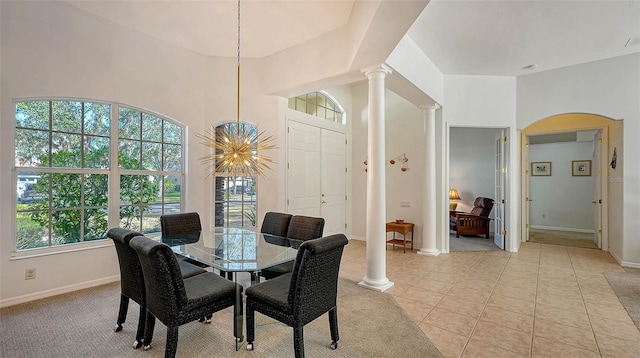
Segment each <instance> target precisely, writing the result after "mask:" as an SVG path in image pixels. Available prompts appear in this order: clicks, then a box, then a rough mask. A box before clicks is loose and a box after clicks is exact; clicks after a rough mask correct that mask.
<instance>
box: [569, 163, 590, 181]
mask: <svg viewBox="0 0 640 358" xmlns="http://www.w3.org/2000/svg"><path fill="white" fill-rule="evenodd" d="M571 175H573V176H574V177H590V176H591V161H590V160H572V161H571Z"/></svg>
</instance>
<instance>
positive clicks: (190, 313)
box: [129, 236, 242, 358]
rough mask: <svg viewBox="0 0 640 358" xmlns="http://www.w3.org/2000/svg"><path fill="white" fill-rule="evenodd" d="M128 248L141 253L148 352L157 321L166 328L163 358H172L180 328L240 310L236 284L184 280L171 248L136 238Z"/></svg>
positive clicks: (209, 277)
mask: <svg viewBox="0 0 640 358" xmlns="http://www.w3.org/2000/svg"><path fill="white" fill-rule="evenodd" d="M129 245H130V246H131V247H132V248H133V249H134V250H136V252H137V253H138V258H139V259H140V263H141V265H142V272H143V275H144V280H145V293H146V298H147V312H148V313H150V314H148V315H147V323H146V329H145V341H144V349H145V350H148V349H149V348H151V339H152V338H153V330H154V327H155V318H157V319H159V320H160V322H162V323H163V324H164V325H166V326H167V345H166V349H165V354H164V356H165V358H169V357H175V355H176V350H177V348H178V327H179V326H181V325H183V324H185V323H188V322H192V321H195V320H198V319H199V318H201V317H203V316H205V315H211V314H213V313H214V312H217V311H220V310H222V309H225V308H227V307H231V306H234V310H235V309H237V306H235V304H236V285H237V284H236V283H234V282H231V281H229V280H227V279H225V278H222V277H220V276H218V275H216V274H214V273H212V272H205V273H203V274H200V275H196V276H192V277H188V278H185V279H183V278H182V276H181V275H180V267H179V265H178V260H177V259H176V257H175V255H174V254H173V251H172V250H171V248H170V247H169V246H167V245H165V244H163V243H160V242H157V241H154V240H151V239H148V238H146V237H144V236H136V237H134V238H133V239H131V241H130V243H129ZM240 297H242V296H240ZM240 299H242V298H240ZM241 306H242V303H241V302H240V307H241ZM240 309H241V308H240ZM235 313H237V312H234V317H235V316H236V315H235ZM154 317H155V318H154Z"/></svg>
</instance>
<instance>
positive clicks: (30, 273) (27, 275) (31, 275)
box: [24, 267, 36, 280]
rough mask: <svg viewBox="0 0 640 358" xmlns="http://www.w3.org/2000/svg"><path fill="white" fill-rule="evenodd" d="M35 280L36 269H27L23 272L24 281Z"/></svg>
mask: <svg viewBox="0 0 640 358" xmlns="http://www.w3.org/2000/svg"><path fill="white" fill-rule="evenodd" d="M35 278H36V268H35V267H32V268H28V269H26V270H24V279H25V280H33V279H35Z"/></svg>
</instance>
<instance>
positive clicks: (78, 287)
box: [0, 275, 120, 308]
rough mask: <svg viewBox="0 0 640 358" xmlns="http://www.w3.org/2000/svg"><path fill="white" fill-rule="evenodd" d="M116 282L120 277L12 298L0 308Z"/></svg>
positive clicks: (105, 278)
mask: <svg viewBox="0 0 640 358" xmlns="http://www.w3.org/2000/svg"><path fill="white" fill-rule="evenodd" d="M116 281H120V275H115V276H109V277H103V278H100V279H97V280H92V281H86V282H81V283H76V284H73V285H69V286H64V287H57V288H52V289H50V290H45V291H40V292H34V293H30V294H27V295H22V296H17V297H11V298H7V299H4V300H1V301H0V308H4V307H9V306H13V305H17V304H20V303H25V302H31V301H35V300H39V299H41V298H47V297H51V296H56V295H61V294H63V293H67V292H73V291H77V290H82V289H85V288H89V287H95V286H100V285H105V284H107V283H112V282H116Z"/></svg>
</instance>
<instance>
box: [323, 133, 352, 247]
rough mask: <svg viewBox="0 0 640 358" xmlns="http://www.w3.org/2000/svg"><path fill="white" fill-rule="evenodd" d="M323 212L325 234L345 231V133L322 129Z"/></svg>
mask: <svg viewBox="0 0 640 358" xmlns="http://www.w3.org/2000/svg"><path fill="white" fill-rule="evenodd" d="M321 133H322V140H321V142H322V145H321V148H322V149H321V154H320V156H321V158H322V160H321V163H322V164H321V180H320V187H321V189H322V190H321V192H322V193H321V204H322V205H321V212H322V217H323V218H324V220H325V226H324V235H325V236H327V235H332V234H338V233H344V232H345V202H346V198H345V193H346V189H347V188H346V158H345V151H346V141H345V135H344V133H338V132H334V131H331V130H327V129H322V130H321Z"/></svg>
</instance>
